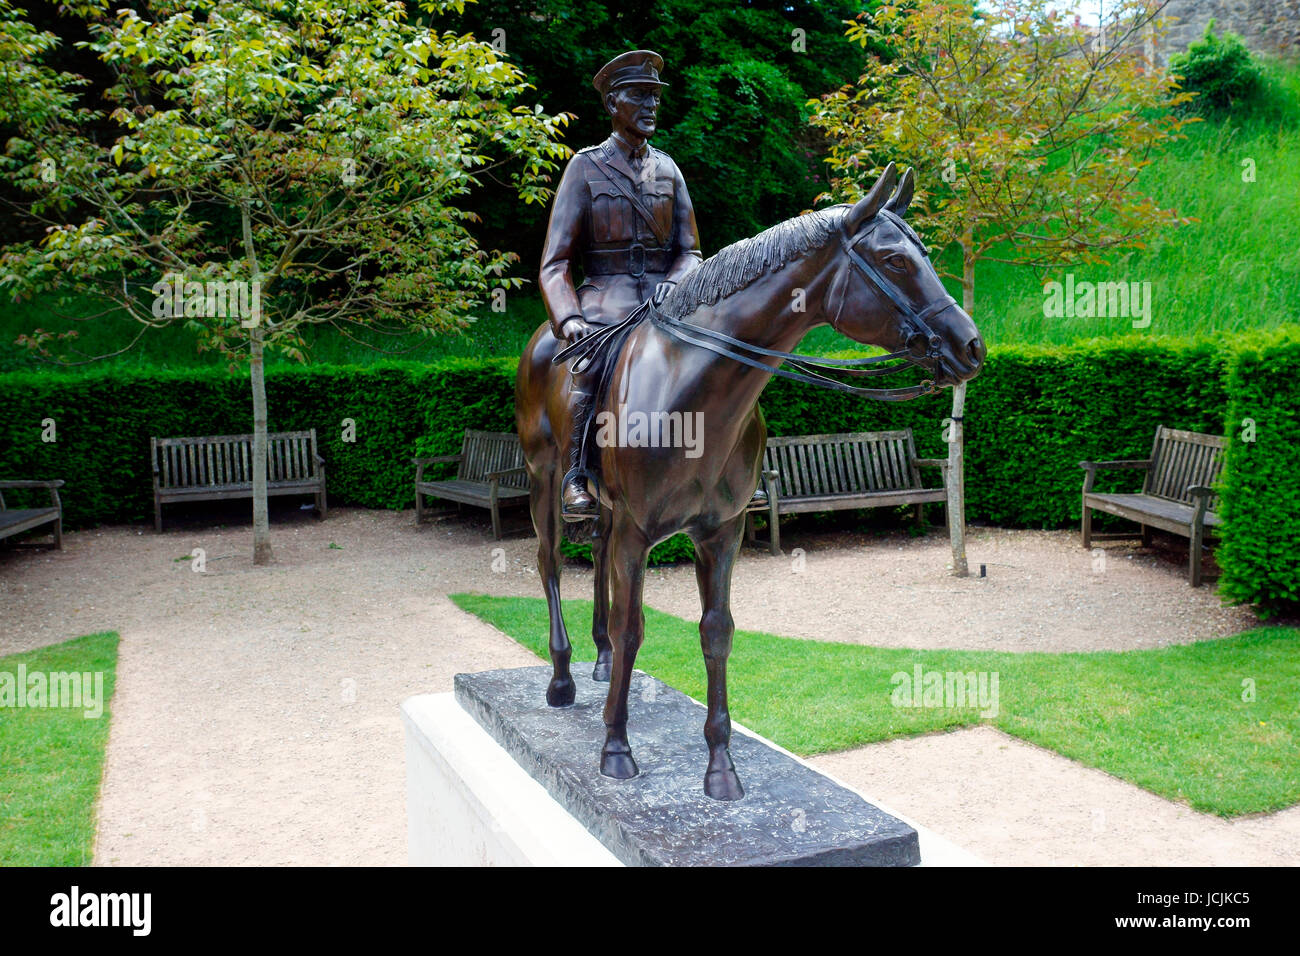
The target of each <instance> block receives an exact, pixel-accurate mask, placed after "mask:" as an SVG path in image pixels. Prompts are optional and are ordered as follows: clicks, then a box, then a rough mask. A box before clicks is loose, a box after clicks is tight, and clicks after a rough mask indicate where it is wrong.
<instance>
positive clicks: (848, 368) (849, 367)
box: [554, 209, 957, 402]
mask: <svg viewBox="0 0 1300 956" xmlns="http://www.w3.org/2000/svg"><path fill="white" fill-rule="evenodd" d="M886 220H887V221H889V222H892V223H893V224H894V225H896V226H898V227H899V228H900V230H901V231H902V233H903V235H905V236H907V238H908V239H909V240H910V241H911V242H912V243H914V244H915V245H916V247H917V248H918V249H919V250H920V251H921V254H922V255H923V256H926V257H927V258H928V257H929V250H928V249H926V247H925V244H924V243H922V242H921V239H920V237H919V236H917V234H916V233H915V232H913V231H912V228H911V226H909V225H907V223H905V222H904V221H903V220H902V219H901V218H900V217H898V216H896V215H895V214H894V213H892V212H889V211H888V210H884V209H882V210H881V211H880V212H878V213H877V214H876V216H875V218H874V219H872V221H871V225H870V226H869V227H868V228H867V231H866V232H865V233H863V234H862V235H861V236H860V237H858V238H856V239H854V240H850V239H849V238H848V237H847V236H845V235H844V234H843V233H842V232H841V234H840V244H841V245H842V246H843V247H844V251H845V252H846V253H848V259H849V264H850V265H852V266H853V267H854V268H856V269H857V270H858V271H859V272H861V273H862V275H863V276H864V277H865V278H866V279H867V281H868V282H869V283H871V284H872V285H874V286H875V287H876V288H877V289H878V290H879V291H880V292H882V293H884V295H885V297H886V298H887V299H889V301H890V303H891V304H892V305H893V306H894V308H895V309H896V310H897V311H898V313H899V315H901V316H902V319H903V321H902V333H903V343H904V345H903V348H901V349H899V350H897V351H894V352H890V353H888V354H887V355H873V356H871V357H870V358H862V359H828V358H816V359H814V358H810V357H809V356H807V355H796V354H794V353H792V352H781V351H777V350H775V349H767V348H763V347H761V346H758V345H751V344H750V343H748V342H743V341H741V340H740V339H736V338H732V337H731V336H730V335H726V334H725V333H723V332H718V331H716V330H714V329H706V328H703V327H702V326H698V325H693V324H691V323H689V322H683V321H682V320H681V319H674V318H670V317H669V316H666V315H664V314H663V313H662V312H660V311H659V309H657V308H655V307H654V306H653V305H652V304H651V303H650V302H648V301H647V302H645V303H643V304H642V305H641V306H640V307H639V308H637V310H636V311H635V312H633V313H632V315H630V316H628V320H632V319H633V318H634V317H635V318H636V320H637V321H640V318H641V313H642V312H644V311H646V310H648V311H649V314H650V320H651V322H653V323H654V324H655V325H656V326H657V327H658V328H660V329H663V330H664V331H665V332H667V333H668V334H669V335H672V336H673V337H675V338H677V339H680V340H681V341H683V342H688V343H690V344H692V345H697V346H699V347H700V348H705V349H709V350H710V351H712V352H716V353H717V354H719V355H722V356H725V357H727V358H729V359H731V360H733V361H735V362H739V363H741V364H742V365H748V366H750V367H751V368H756V369H759V370H761V371H764V372H767V373H769V374H772V375H778V376H780V377H782V378H788V379H791V380H793V381H796V382H803V383H805V384H808V385H816V386H818V387H819V388H827V389H831V390H834V391H840V392H848V393H849V394H852V395H859V396H861V397H863V398H871V399H876V400H877V401H884V402H901V401H907V400H909V399H913V398H919V397H920V396H922V395H933V394H934V393H936V392H937V391H938V388H936V387H935V384H934V381H933V380H932V379H926V380H925V381H923V382H921V383H920V384H918V385H912V386H909V387H907V388H865V387H863V386H858V385H849V384H847V383H845V382H841V381H838V380H836V379H833V378H829V377H828V376H826V375H824V374H822V373H823V372H828V371H835V372H839V373H841V374H844V375H849V376H852V377H855V378H866V377H870V376H876V375H890V374H892V373H894V372H899V371H902V370H903V369H905V368H910V367H911V366H913V365H924V363H925V361H926V360H929V361H930V362H931V363H932V364H931V365H930V366H929V370H930V371H931V372H932V373H933V372H936V371H937V370H938V366H939V361H940V346H941V345H942V344H943V340H942V339H940V338H939V336H938V335H937V334H935V332H934V331H933V330H932V329H931V328H930V326H929V324H928V323H927V321H926V320H927V319H933V318H934V317H935V316H936V315H939V314H940V313H942V312H945V311H947V310H948V309H950V308H951V307H952V306H954V305H956V304H957V302H956V300H955V299H954V298H953V297H952V296H950V295H948V294H946V293H945V294H944V296H943V298H941V299H939V300H937V301H935V302H933V303H931V304H930V305H928V306H926V307H925V308H924V309H922V310H921V311H920V312H917V311H916V310H915V309H913V308H912V307H911V305H909V304H908V302H907V299H906V297H905V296H904V295H903V293H902V292H901V291H900V290H899V288H898V287H897V286H896V285H894V283H893V282H891V281H890V280H889V279H888V278H887V277H886V276H884V275H883V274H881V272H880V270H879V269H877V268H876V267H875V266H873V265H872V264H871V263H870V262H868V261H867V260H866V259H864V258H863V257H862V256H861V255H859V254H858V252H857V250H856V249H854V245H856V243H858V242H861V241H862V240H863V239H866V238H868V237H869V236H870V235H871V233H872V232H874V231H875V229H876V227H877V226H879V225H880V223H881V222H882V221H886ZM847 275H848V272H847V270H846V269H844V268H841V269H840V271H839V272H838V273H837V274H836V276H835V278H834V279H832V280H831V286H830V290H829V291H828V293H827V295H828V297H830V296H833V294H834V292H835V290H836V289H838V288H839V287H840V286H841V285H842V283H843V282H844V281H847ZM843 311H844V299H843V298H841V299H840V306H839V309H838V310H837V311H836V313H835V317H834V318H833V319H831V328H833V329H835V331H836V332H839V331H840V329H839V320H840V317H841V315H842V314H843ZM621 324H622V323H620V325H621ZM614 328H616V326H611V327H610V330H611V331H613V329H614ZM840 334H841V335H843V334H844V333H842V332H841V333H840ZM587 338H591V336H587ZM917 338H920V339H923V340H924V342H925V355H924V356H922V357H918V356H917V355H916V354H915V353H914V352H913V351H912V347H911V343H912V342H913V341H915V340H916V339H917ZM585 341H586V339H583V340H581V341H580V342H578V343H576V344H578V345H581V344H582V343H583V342H585ZM593 344H595V343H593ZM571 350H574V346H570V347H569V348H567V349H565V350H564V351H563V352H561V353H560V354H559V355H557V356H555V359H554V361H556V362H560V361H564V360H565V359H567V358H569V357H570V355H571ZM582 351H583V352H585V351H586V349H583V350H582ZM756 356H765V357H767V358H779V359H781V360H782V362H783V363H786V364H789V365H791V366H793V367H794V368H795V369H798V371H792V370H791V369H786V368H781V367H780V366H777V367H776V368H773V367H772V366H771V365H768V364H767V363H765V362H761V361H759V360H758V358H756ZM894 359H903V360H904V361H903V362H902V363H900V364H897V365H891V366H888V367H885V368H863V367H862V366H871V365H880V364H881V363H884V362H889V361H892V360H894Z"/></svg>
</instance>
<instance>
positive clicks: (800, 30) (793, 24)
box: [465, 0, 876, 254]
mask: <svg viewBox="0 0 1300 956" xmlns="http://www.w3.org/2000/svg"><path fill="white" fill-rule="evenodd" d="M871 2H873V3H874V2H876V0H871ZM861 8H862V4H861V3H859V2H855V0H746V2H745V3H743V4H723V3H717V2H715V0H644V2H639V3H625V2H617V0H492V2H491V3H482V4H479V5H478V6H477V7H476V8H474V9H471V10H468V11H466V15H465V16H466V19H465V23H466V24H467V25H468V27H469V28H471V29H473V31H474V33H475V35H476V36H480V37H483V38H484V39H487V38H489V37H492V38H493V39H494V42H497V43H498V44H499V45H500V46H502V47H503V48H504V49H505V52H506V53H507V54H508V55H509V57H510V59H511V61H512V62H514V63H516V64H518V65H519V67H520V68H521V69H522V70H524V72H525V73H526V74H527V76H528V79H529V81H530V82H532V83H533V84H535V85H536V86H537V89H538V91H539V96H541V97H542V98H543V99H542V101H543V103H544V104H545V105H546V106H547V108H550V109H556V110H560V109H563V110H573V111H574V112H575V113H576V114H577V116H576V118H575V119H574V121H573V126H572V129H571V132H570V135H569V142H571V143H572V144H573V145H574V146H585V145H588V144H591V143H598V142H600V141H601V140H602V139H604V138H605V137H606V136H608V135H609V117H608V116H606V115H605V112H604V110H603V109H602V108H601V104H600V97H599V96H598V95H597V94H596V92H595V91H594V90H593V89H592V88H591V77H592V74H593V73H595V72H596V70H597V69H599V67H600V66H601V65H602V64H603V63H605V62H606V61H607V60H609V59H611V58H612V57H614V56H615V55H617V54H619V53H622V52H624V51H625V50H634V49H639V48H644V49H651V50H654V51H656V52H658V53H659V54H661V55H662V56H663V58H664V79H665V80H666V81H667V82H668V88H667V89H666V90H665V91H664V94H665V95H664V100H663V104H662V106H661V107H660V110H659V132H658V133H656V134H655V139H654V143H655V145H656V146H658V147H661V148H662V149H664V150H665V151H666V152H668V153H669V154H670V155H671V156H672V157H673V160H674V161H675V162H676V163H677V164H678V166H680V167H681V169H682V173H683V175H684V176H685V177H686V184H687V186H688V187H689V188H690V190H691V200H692V202H693V203H694V205H695V212H696V218H697V219H698V221H699V225H700V232H701V240H702V241H703V243H704V246H705V251H706V254H707V253H708V252H712V251H716V250H718V249H720V248H722V247H723V246H725V245H727V244H729V243H731V242H734V241H736V240H737V239H743V238H746V237H748V236H751V235H754V234H755V233H757V232H760V231H762V230H763V229H766V228H767V227H768V226H770V225H772V224H773V223H775V222H779V221H780V220H782V219H787V218H789V217H790V216H793V215H795V214H797V213H798V212H800V211H801V210H803V209H806V208H808V207H809V206H811V205H812V202H813V199H814V198H815V197H816V195H817V194H818V193H819V192H821V191H822V189H823V188H825V183H824V181H823V180H822V179H821V177H820V173H821V170H820V167H819V164H818V163H817V160H816V157H817V156H820V155H821V152H822V145H821V141H820V140H821V137H820V135H819V134H818V132H817V131H816V130H814V129H813V128H812V127H810V126H809V125H808V123H807V115H808V107H807V103H808V100H809V98H810V97H814V96H820V95H821V94H822V93H825V92H827V91H828V90H833V89H836V88H837V87H839V86H840V85H841V84H843V83H845V82H846V81H848V80H851V79H852V78H853V77H854V76H855V75H856V72H855V70H854V68H853V66H852V64H850V63H848V62H847V61H846V59H845V58H844V57H843V56H842V55H840V54H839V51H838V49H837V48H839V47H840V46H841V45H842V44H843V27H842V26H841V21H842V20H843V18H845V17H849V16H852V15H854V14H855V13H856V12H857V11H858V10H860V9H861ZM731 106H734V108H728V107H731ZM508 200H509V197H508V196H506V195H504V194H503V191H502V190H499V189H493V188H492V187H491V184H488V188H486V189H484V190H483V192H482V193H480V194H479V196H478V197H477V198H476V199H475V206H474V208H476V209H478V210H479V211H480V212H482V213H484V219H485V223H486V224H487V225H489V226H491V224H492V223H493V222H494V221H500V220H501V217H500V216H499V215H494V214H493V213H492V212H491V211H490V210H495V209H497V208H499V206H500V205H501V204H502V203H504V202H507V201H508ZM521 225H522V226H523V227H524V228H525V229H526V230H528V231H527V233H526V235H528V236H529V237H530V240H529V244H528V245H529V248H535V249H536V250H538V252H539V253H540V250H541V247H542V237H543V234H544V233H545V226H546V219H545V210H530V215H529V217H528V219H526V220H523V221H522V222H521ZM514 226H515V224H514V223H511V227H512V228H513V227H514ZM498 228H499V227H498Z"/></svg>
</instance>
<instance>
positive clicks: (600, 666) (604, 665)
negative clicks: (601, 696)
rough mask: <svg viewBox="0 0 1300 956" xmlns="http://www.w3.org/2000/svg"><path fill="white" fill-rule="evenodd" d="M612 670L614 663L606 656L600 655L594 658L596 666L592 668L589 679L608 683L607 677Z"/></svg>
mask: <svg viewBox="0 0 1300 956" xmlns="http://www.w3.org/2000/svg"><path fill="white" fill-rule="evenodd" d="M613 670H614V663H613V661H612V660H611V659H610V657H609V656H608V655H605V654H601V655H600V656H599V657H597V658H596V666H595V667H594V668H592V671H591V679H592V680H598V681H602V682H604V683H606V684H607V683H609V675H610V674H611V673H612V672H613Z"/></svg>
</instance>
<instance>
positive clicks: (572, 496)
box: [560, 389, 597, 521]
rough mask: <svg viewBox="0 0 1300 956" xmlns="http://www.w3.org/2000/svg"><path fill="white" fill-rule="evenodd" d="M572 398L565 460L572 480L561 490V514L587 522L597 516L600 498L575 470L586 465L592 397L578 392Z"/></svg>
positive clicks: (567, 518)
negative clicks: (585, 443) (584, 448)
mask: <svg viewBox="0 0 1300 956" xmlns="http://www.w3.org/2000/svg"><path fill="white" fill-rule="evenodd" d="M572 398H573V404H572V405H571V406H570V407H571V408H572V409H573V427H572V428H570V429H569V447H568V455H566V456H565V459H564V460H566V461H567V462H568V463H569V471H568V472H567V474H569V475H570V478H569V480H568V481H566V482H565V483H564V488H563V490H562V491H561V503H560V512H561V514H562V515H563V516H564V520H565V521H583V520H585V519H587V518H594V517H595V516H596V513H597V508H596V499H594V498H593V497H592V496H591V493H590V492H589V491H587V481H586V479H585V478H584V477H582V476H581V475H579V474H576V473H574V469H580V468H583V467H585V466H586V462H584V461H583V460H582V436H583V433H584V432H586V430H587V410H588V406H589V403H590V402H591V395H590V393H588V392H584V391H577V390H576V389H575V390H574V391H573V392H572Z"/></svg>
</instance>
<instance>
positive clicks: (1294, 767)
mask: <svg viewBox="0 0 1300 956" xmlns="http://www.w3.org/2000/svg"><path fill="white" fill-rule="evenodd" d="M452 600H453V601H455V602H456V604H457V605H458V606H459V607H461V608H462V609H464V610H466V611H468V612H470V613H471V614H475V615H477V616H478V617H480V618H482V619H483V620H485V621H487V622H488V623H489V624H492V625H493V626H495V627H497V628H498V629H500V630H501V631H503V632H504V633H506V634H507V635H509V636H510V637H512V638H514V639H515V640H516V641H518V642H519V643H520V644H522V645H524V646H525V647H527V648H529V649H530V650H532V651H533V652H535V653H536V654H538V655H539V656H541V657H545V656H546V640H547V617H546V602H545V601H543V600H542V599H541V598H497V597H487V596H483V595H473V594H456V595H452ZM591 613H592V604H591V602H589V601H570V602H568V603H567V604H566V606H565V620H566V622H567V624H568V627H569V633H570V636H571V638H573V639H574V651H575V654H574V658H575V660H580V661H588V660H593V659H594V657H595V649H594V647H593V645H592V643H591V639H590V634H591ZM645 614H646V642H645V646H644V647H643V648H642V651H641V653H640V655H639V656H638V658H637V666H638V667H641V668H642V669H643V670H645V671H647V672H649V673H652V674H654V675H655V676H656V677H659V678H660V679H662V680H664V681H666V682H667V683H669V684H671V685H673V686H674V687H677V688H678V689H680V690H682V691H683V692H685V693H687V694H689V695H691V696H692V697H695V698H697V699H703V697H704V692H705V674H704V662H703V659H702V657H701V654H700V642H699V632H698V630H697V625H696V623H695V622H690V621H684V620H681V619H680V618H676V617H672V616H670V615H667V614H662V613H660V612H658V611H655V610H653V609H650V608H646V612H645ZM1298 650H1300V631H1296V630H1294V629H1290V628H1259V629H1256V630H1252V631H1247V632H1245V633H1243V634H1239V635H1237V636H1235V637H1231V638H1225V639H1222V640H1214V641H1203V642H1200V643H1197V644H1191V645H1184V646H1178V647H1169V648H1162V649H1158V650H1140V651H1127V652H1124V653H1115V652H1094V653H1072V654H1013V653H1007V652H997V651H913V650H905V649H903V650H900V649H891V648H879V647H865V646H860V645H850V644H829V643H823V642H819V641H806V640H796V639H792V638H784V637H777V636H775V635H772V634H763V633H759V632H754V631H738V632H737V633H736V639H735V649H734V652H733V654H732V657H731V664H730V667H729V670H728V683H729V689H730V701H731V713H732V716H733V717H734V718H735V719H736V720H737V721H739V722H741V723H743V724H745V725H746V726H748V727H750V728H751V729H753V730H755V731H756V732H758V733H761V734H763V735H764V736H766V737H768V738H770V739H771V740H774V741H776V742H777V743H779V744H781V745H782V746H783V747H786V748H788V749H790V750H792V751H794V752H795V753H798V754H803V755H809V754H819V753H826V752H829V751H835V750H844V749H847V748H849V747H855V746H858V745H860V744H865V743H870V742H873V741H879V740H887V739H889V738H892V737H902V736H910V735H915V734H924V733H930V732H933V731H938V730H948V729H953V728H956V727H964V726H970V725H972V724H976V723H979V722H980V721H981V717H980V716H979V713H978V711H977V710H975V709H957V708H945V707H932V708H905V707H895V706H893V705H892V703H891V692H893V691H894V690H895V688H896V686H897V685H895V684H894V683H891V677H892V676H893V675H895V674H896V673H899V672H903V673H907V674H913V673H914V668H915V666H916V665H918V664H919V665H920V666H921V667H922V669H923V672H929V671H939V672H948V671H961V672H970V671H975V672H984V673H985V674H988V675H990V677H989V679H990V681H991V675H992V674H993V673H996V674H997V675H998V714H997V716H996V717H993V718H990V719H989V721H988V722H989V723H991V724H993V725H994V726H996V727H998V728H1000V729H1001V730H1004V731H1006V732H1007V733H1009V734H1012V735H1014V736H1016V737H1020V738H1023V739H1024V740H1027V741H1030V742H1032V743H1035V744H1039V745H1041V746H1043V747H1047V748H1050V749H1052V750H1055V751H1056V752H1058V753H1061V754H1064V755H1065V756H1067V757H1070V758H1072V759H1074V760H1077V761H1079V762H1080V763H1083V764H1086V765H1088V766H1091V767H1097V768H1099V769H1101V770H1104V771H1106V772H1107V773H1110V774H1113V775H1114V776H1116V777H1119V778H1120V779H1123V780H1127V781H1129V782H1130V783H1134V784H1136V785H1138V786H1140V787H1143V788H1144V789H1147V790H1150V791H1151V792H1153V793H1156V794H1158V795H1160V796H1162V797H1166V798H1168V799H1170V800H1180V801H1186V802H1187V803H1188V804H1190V805H1191V806H1192V807H1194V808H1195V809H1197V810H1201V811H1205V812H1208V813H1216V814H1219V815H1221V816H1225V817H1231V816H1237V815H1240V814H1246V813H1262V812H1268V811H1272V810H1278V809H1281V808H1283V807H1288V806H1290V805H1292V804H1294V803H1296V802H1300V716H1298V714H1300V708H1297V705H1296V702H1297V701H1298V700H1300V653H1297V651H1298ZM1246 680H1250V681H1253V687H1254V696H1255V699H1254V700H1253V701H1250V702H1247V701H1243V700H1242V696H1243V681H1246ZM633 707H634V711H633V721H634V722H635V704H633ZM631 732H632V734H633V741H635V739H636V738H635V733H636V730H635V726H633V728H632V731H631Z"/></svg>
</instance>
